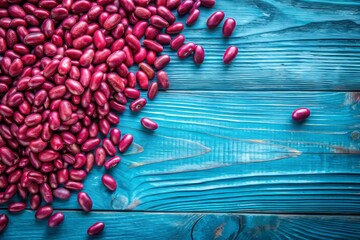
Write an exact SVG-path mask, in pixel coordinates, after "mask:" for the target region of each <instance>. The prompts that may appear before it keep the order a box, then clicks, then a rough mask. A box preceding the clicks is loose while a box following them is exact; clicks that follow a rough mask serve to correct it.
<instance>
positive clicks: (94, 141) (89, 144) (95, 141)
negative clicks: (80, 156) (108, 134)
mask: <svg viewBox="0 0 360 240" xmlns="http://www.w3.org/2000/svg"><path fill="white" fill-rule="evenodd" d="M99 144H100V139H99V138H90V139H88V140H86V141H85V142H84V143H83V145H82V146H81V150H82V151H84V152H88V151H91V150H93V149H95V148H96V147H97V146H98V145H99Z"/></svg>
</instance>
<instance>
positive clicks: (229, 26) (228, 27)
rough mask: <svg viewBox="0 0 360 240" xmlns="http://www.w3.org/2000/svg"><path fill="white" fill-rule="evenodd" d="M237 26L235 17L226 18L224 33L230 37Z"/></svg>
mask: <svg viewBox="0 0 360 240" xmlns="http://www.w3.org/2000/svg"><path fill="white" fill-rule="evenodd" d="M235 27H236V21H235V19H233V18H228V19H226V20H225V23H224V25H223V29H222V33H223V35H224V36H225V37H230V36H231V35H232V33H233V32H234V29H235Z"/></svg>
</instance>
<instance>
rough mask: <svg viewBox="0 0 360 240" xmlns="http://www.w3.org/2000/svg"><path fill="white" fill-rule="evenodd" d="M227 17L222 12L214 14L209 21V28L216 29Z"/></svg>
mask: <svg viewBox="0 0 360 240" xmlns="http://www.w3.org/2000/svg"><path fill="white" fill-rule="evenodd" d="M224 17H225V13H224V12H222V11H216V12H214V13H213V14H212V15H211V16H210V17H209V19H208V20H207V23H206V25H207V27H208V28H209V29H214V28H216V27H217V26H218V25H219V24H220V23H221V22H222V20H223V19H224Z"/></svg>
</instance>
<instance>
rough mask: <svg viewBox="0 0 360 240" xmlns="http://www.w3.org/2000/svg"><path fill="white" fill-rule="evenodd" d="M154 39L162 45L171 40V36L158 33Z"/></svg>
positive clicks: (167, 43)
mask: <svg viewBox="0 0 360 240" xmlns="http://www.w3.org/2000/svg"><path fill="white" fill-rule="evenodd" d="M156 41H158V42H159V43H160V44H162V45H169V44H170V42H171V36H170V35H168V34H158V35H157V36H156Z"/></svg>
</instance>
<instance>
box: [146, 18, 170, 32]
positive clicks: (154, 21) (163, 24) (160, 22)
mask: <svg viewBox="0 0 360 240" xmlns="http://www.w3.org/2000/svg"><path fill="white" fill-rule="evenodd" d="M150 23H151V25H153V26H154V27H156V28H159V29H163V28H167V27H168V26H169V23H168V22H167V21H166V20H165V19H164V18H162V17H160V16H159V15H154V16H151V17H150Z"/></svg>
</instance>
